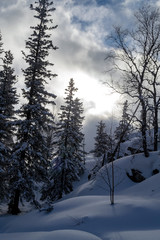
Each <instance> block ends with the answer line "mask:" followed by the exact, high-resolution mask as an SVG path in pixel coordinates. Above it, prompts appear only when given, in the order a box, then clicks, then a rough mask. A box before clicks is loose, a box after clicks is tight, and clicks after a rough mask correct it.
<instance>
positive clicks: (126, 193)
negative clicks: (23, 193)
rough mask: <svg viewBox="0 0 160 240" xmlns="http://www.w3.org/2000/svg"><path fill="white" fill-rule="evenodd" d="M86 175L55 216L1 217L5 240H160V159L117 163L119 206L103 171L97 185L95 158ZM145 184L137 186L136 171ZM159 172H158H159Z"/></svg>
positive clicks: (56, 206) (134, 158)
mask: <svg viewBox="0 0 160 240" xmlns="http://www.w3.org/2000/svg"><path fill="white" fill-rule="evenodd" d="M86 167H87V169H86V173H85V174H84V175H83V176H82V179H81V181H80V182H76V183H75V185H74V187H75V190H74V191H73V192H72V193H71V194H69V195H66V196H65V197H64V198H63V199H62V200H61V201H59V202H57V203H55V204H54V210H53V211H52V212H50V213H46V212H38V211H35V210H34V211H31V212H28V213H22V214H21V215H19V216H8V215H6V214H4V215H1V216H0V240H22V239H23V240H28V239H31V240H42V239H43V240H51V239H56V240H62V239H63V240H64V239H65V240H68V239H72V240H79V239H81V240H98V239H102V240H133V239H134V240H135V239H136V240H144V239H145V240H150V239H154V240H159V236H160V200H159V199H160V187H159V183H160V173H157V174H156V175H153V170H155V169H157V170H158V171H159V170H160V153H159V152H152V153H150V157H149V158H145V157H144V156H143V154H137V155H134V156H130V157H124V158H122V159H118V160H117V161H115V162H114V167H115V184H116V185H117V187H116V189H115V205H112V206H111V205H110V202H109V195H108V186H107V184H106V181H105V179H104V177H103V176H105V175H106V168H105V167H103V169H101V171H100V172H99V173H98V174H97V177H96V178H94V179H93V180H92V181H88V178H87V175H88V172H89V170H90V168H92V167H93V158H92V157H91V156H90V157H88V159H87V163H86ZM133 168H134V169H137V170H139V171H141V172H142V174H143V176H144V178H145V180H144V181H142V182H140V183H135V182H133V181H132V180H131V179H130V178H128V176H127V174H126V173H127V172H128V173H129V174H132V171H131V169H133ZM158 171H157V172H158Z"/></svg>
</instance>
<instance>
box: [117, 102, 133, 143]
mask: <svg viewBox="0 0 160 240" xmlns="http://www.w3.org/2000/svg"><path fill="white" fill-rule="evenodd" d="M130 132H131V124H130V116H129V114H128V101H127V100H126V101H125V102H124V103H123V110H122V118H121V120H120V122H119V126H118V127H117V128H116V130H115V139H116V140H119V138H120V137H121V135H122V134H123V138H122V142H125V141H126V140H128V138H129V134H130Z"/></svg>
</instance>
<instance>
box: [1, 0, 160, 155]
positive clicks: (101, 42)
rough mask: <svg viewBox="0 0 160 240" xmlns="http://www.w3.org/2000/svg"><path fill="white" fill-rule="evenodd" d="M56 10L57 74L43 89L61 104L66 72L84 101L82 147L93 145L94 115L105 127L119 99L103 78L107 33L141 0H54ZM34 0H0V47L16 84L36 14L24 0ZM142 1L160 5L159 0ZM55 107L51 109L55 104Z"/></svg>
mask: <svg viewBox="0 0 160 240" xmlns="http://www.w3.org/2000/svg"><path fill="white" fill-rule="evenodd" d="M53 2H54V6H55V7H56V11H54V13H53V23H54V24H55V25H58V28H56V29H55V30H53V34H52V40H53V44H54V45H55V46H57V47H58V48H59V49H58V50H56V51H54V52H52V53H50V60H51V61H52V63H54V67H53V73H56V74H57V75H58V76H57V77H56V78H55V79H54V80H53V81H52V82H50V83H49V85H48V89H49V90H50V91H51V92H52V93H54V94H56V95H57V99H56V104H57V107H58V108H59V106H60V105H61V101H62V99H63V97H64V92H65V88H67V86H68V83H69V80H70V78H73V79H74V81H75V85H76V87H77V88H78V92H77V95H76V96H77V97H79V98H81V99H82V101H83V104H84V115H85V122H84V131H85V133H86V144H87V150H89V149H91V148H92V147H93V143H94V137H95V134H96V125H97V123H98V121H100V120H104V121H106V124H107V129H108V130H109V129H110V128H111V125H112V122H113V118H114V119H116V118H117V120H118V119H119V116H120V115H119V112H120V109H121V105H120V104H119V102H120V101H122V99H121V97H120V96H118V95H117V94H113V93H112V91H111V90H110V89H109V88H108V87H107V86H106V85H104V84H103V82H104V81H107V79H108V78H109V77H110V76H109V75H107V73H106V69H107V66H106V64H107V63H106V61H105V57H106V53H107V51H108V49H109V48H110V43H109V41H108V39H107V38H108V36H109V34H110V33H111V32H112V30H113V26H115V25H122V26H124V27H130V24H131V22H132V20H133V14H134V12H135V10H136V9H138V7H139V6H140V5H141V4H142V3H144V2H146V1H145V0H144V1H143V0H54V1H53ZM31 3H34V0H0V29H1V33H2V37H3V42H4V49H5V50H11V51H12V53H13V55H14V67H15V70H16V74H17V75H18V76H19V78H18V79H19V80H18V88H19V89H21V88H23V86H24V85H23V84H24V83H23V81H24V77H23V75H22V71H21V69H22V68H24V67H25V62H24V60H23V59H22V53H21V51H22V50H25V41H26V40H27V39H28V37H29V36H30V33H31V30H30V26H32V25H34V21H35V19H34V18H33V12H32V11H31V10H30V9H29V5H30V4H31ZM147 3H150V4H154V5H157V6H160V1H158V0H152V1H147ZM54 111H55V110H54Z"/></svg>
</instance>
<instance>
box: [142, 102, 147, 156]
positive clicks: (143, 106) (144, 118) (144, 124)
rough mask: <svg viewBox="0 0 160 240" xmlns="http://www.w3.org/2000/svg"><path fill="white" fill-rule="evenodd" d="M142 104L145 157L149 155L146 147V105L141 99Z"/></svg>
mask: <svg viewBox="0 0 160 240" xmlns="http://www.w3.org/2000/svg"><path fill="white" fill-rule="evenodd" d="M141 105H142V128H141V131H142V143H143V151H144V155H145V157H149V152H148V148H147V136H146V131H147V112H146V106H145V103H144V102H143V101H141Z"/></svg>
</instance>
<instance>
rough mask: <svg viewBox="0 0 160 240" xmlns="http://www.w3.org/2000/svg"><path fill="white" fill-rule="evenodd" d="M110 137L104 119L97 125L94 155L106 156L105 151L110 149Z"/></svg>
mask: <svg viewBox="0 0 160 240" xmlns="http://www.w3.org/2000/svg"><path fill="white" fill-rule="evenodd" d="M107 140H108V138H107V133H106V124H105V123H104V122H103V121H100V122H99V123H98V125H97V132H96V137H95V144H94V150H93V152H94V156H95V157H101V156H104V154H105V153H107V151H108V146H107V143H108V141H107Z"/></svg>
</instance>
